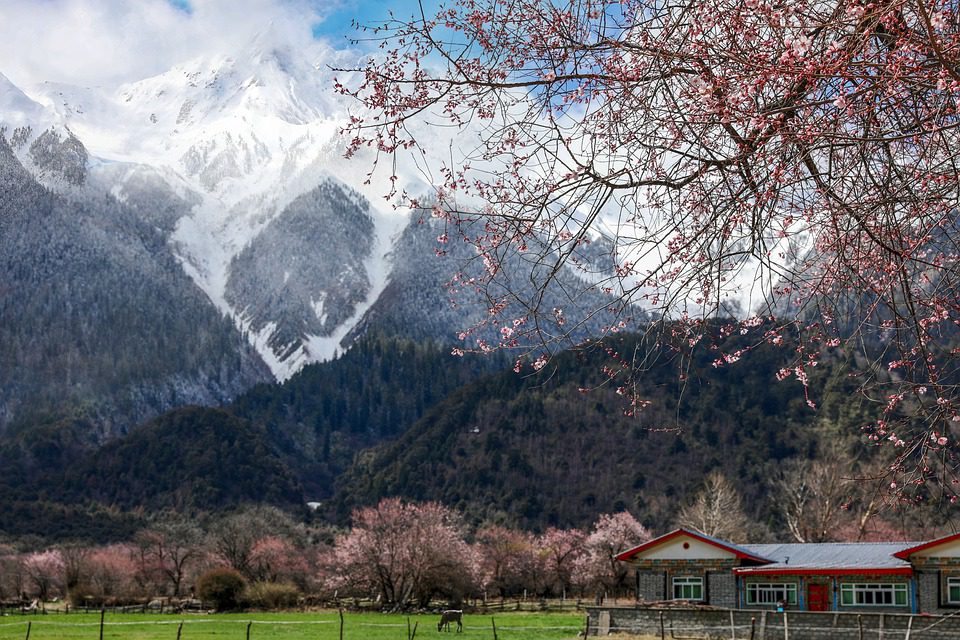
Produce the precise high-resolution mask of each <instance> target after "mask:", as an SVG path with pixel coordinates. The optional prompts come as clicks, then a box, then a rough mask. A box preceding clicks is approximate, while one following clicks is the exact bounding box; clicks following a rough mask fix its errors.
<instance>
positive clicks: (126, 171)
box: [0, 31, 599, 431]
mask: <svg viewBox="0 0 960 640" xmlns="http://www.w3.org/2000/svg"><path fill="white" fill-rule="evenodd" d="M277 41H278V38H276V37H274V36H273V35H271V34H270V33H269V31H267V32H265V33H264V34H261V36H259V37H257V38H255V39H254V40H253V41H251V42H250V43H249V44H248V46H247V47H246V48H245V49H243V51H241V52H239V53H236V54H235V55H230V56H226V55H224V56H214V57H207V58H199V59H195V60H192V61H189V62H186V63H184V64H181V65H179V66H176V67H174V68H172V69H170V70H169V71H167V72H165V73H162V74H160V75H157V76H154V77H150V78H146V79H143V80H140V81H137V82H132V83H129V84H125V85H123V86H118V87H78V86H72V85H65V84H58V83H41V84H39V85H36V86H29V87H17V86H15V85H14V84H13V83H12V82H10V81H9V80H8V79H7V78H5V77H3V76H0V145H3V148H4V149H5V150H6V153H7V156H6V159H5V160H4V162H5V163H6V165H8V167H7V168H8V170H7V171H6V173H3V172H0V247H4V246H6V247H8V252H7V253H8V255H7V256H4V257H6V258H8V260H7V261H6V262H3V263H2V264H0V267H3V268H4V269H5V271H0V325H4V326H6V327H8V331H7V333H6V334H4V333H3V331H0V362H4V363H7V362H10V363H12V365H11V366H7V365H6V364H5V365H4V367H3V368H4V369H5V370H6V372H7V374H8V376H7V377H6V378H4V377H3V376H0V431H2V428H3V426H4V425H5V424H9V423H13V422H16V421H17V420H20V419H24V418H23V414H22V411H19V410H17V409H16V407H23V406H26V405H28V404H30V403H31V402H34V399H39V400H37V403H38V404H39V406H48V405H50V403H53V404H56V399H57V398H65V399H71V398H73V400H70V402H80V403H83V402H86V401H87V400H86V399H88V398H91V397H92V398H96V399H97V402H101V401H102V402H103V403H104V407H103V408H102V410H100V409H98V410H97V411H95V412H94V413H96V414H97V415H102V416H111V419H113V420H121V421H123V420H126V421H127V422H126V423H125V424H126V426H129V425H130V424H133V423H134V422H135V421H136V420H138V419H141V420H142V419H145V418H148V417H151V415H155V414H156V413H157V412H158V411H161V410H164V409H166V408H169V407H171V406H176V405H178V404H183V403H184V402H199V403H216V402H220V401H223V400H225V399H229V398H230V397H231V396H232V395H234V394H236V393H238V392H239V391H240V390H242V389H244V388H245V387H246V386H249V385H251V384H253V383H255V382H258V381H262V380H263V379H264V375H265V371H266V369H267V368H269V372H270V373H271V374H272V377H273V378H274V379H277V380H285V379H287V378H288V377H290V376H291V375H293V374H294V373H296V372H297V371H298V370H299V369H300V368H302V367H303V366H304V365H305V364H307V363H309V362H314V361H320V360H326V359H330V358H332V357H334V356H335V355H336V354H337V353H338V352H341V351H343V350H345V349H346V348H348V347H349V345H350V344H351V343H352V341H353V340H354V339H355V338H356V336H357V335H359V334H360V333H362V332H364V331H367V330H373V331H379V332H387V333H391V334H395V335H396V334H400V335H404V336H408V337H413V338H416V339H438V338H439V339H443V340H449V341H453V340H454V339H455V336H456V334H457V332H458V331H459V330H462V329H464V328H466V327H468V326H470V325H471V324H473V322H475V321H476V320H477V319H479V318H480V317H482V316H483V315H484V314H485V313H486V306H488V305H486V303H485V302H483V301H482V300H480V299H478V300H476V301H464V300H460V301H459V304H458V306H456V307H452V306H451V305H450V300H449V298H448V294H447V292H446V290H445V289H444V286H443V285H444V283H446V282H447V280H448V279H449V278H450V277H451V275H452V274H453V273H455V272H457V271H459V270H460V269H461V267H462V264H461V263H464V262H467V261H470V259H471V258H475V257H476V256H475V254H473V253H472V249H471V248H470V245H468V244H464V243H452V244H455V245H457V246H450V247H448V249H449V251H447V252H446V253H448V256H447V258H446V260H445V261H444V260H438V259H437V258H436V257H435V256H434V251H433V250H434V249H435V248H436V246H437V245H436V243H437V236H438V235H439V234H440V233H443V231H442V229H438V228H437V227H435V226H434V223H433V222H431V221H430V219H429V218H427V219H426V220H422V219H420V217H419V215H417V216H411V215H410V214H409V213H407V212H402V211H398V210H395V209H394V207H393V206H392V205H393V203H391V202H387V201H385V200H384V199H383V197H382V196H383V194H384V193H387V192H388V191H389V190H390V186H391V184H390V182H389V177H387V176H382V177H381V176H378V175H374V176H372V177H371V176H369V175H368V170H369V167H370V162H369V160H364V159H363V158H360V159H358V160H356V161H353V162H347V161H345V160H344V158H343V153H342V152H343V145H342V143H341V141H340V139H339V134H338V129H339V125H340V123H341V122H343V121H344V118H345V117H346V116H345V109H344V108H343V106H342V105H341V104H340V103H339V98H337V97H336V96H335V94H334V93H333V91H332V85H333V80H332V74H331V72H330V71H329V67H328V66H327V64H328V63H334V62H336V56H338V55H340V54H337V53H336V52H332V51H330V50H325V51H322V50H319V49H316V50H314V52H313V54H309V55H308V54H307V53H304V51H302V50H293V49H292V48H290V47H285V46H282V45H276V44H271V43H276V42H277ZM310 55H313V56H314V57H310ZM430 135H436V134H435V133H434V132H429V131H428V132H426V134H425V138H426V137H428V136H430ZM427 146H428V148H429V146H430V145H427ZM436 146H437V148H438V149H444V148H446V145H445V144H438V145H436ZM2 168H3V167H0V169H2ZM391 172H394V173H396V175H397V179H398V182H397V183H396V185H395V186H397V187H398V188H399V189H402V190H405V191H407V192H412V193H426V192H428V191H429V184H428V182H427V179H426V178H424V177H423V176H422V175H421V173H420V169H419V168H418V167H417V166H416V165H415V164H411V165H410V166H395V167H392V168H391ZM20 192H24V193H28V195H29V197H23V198H18V197H13V196H14V194H17V193H20ZM34 209H36V211H34ZM40 210H51V211H54V212H55V214H56V215H53V216H52V217H49V220H51V221H55V224H58V225H59V227H60V228H62V229H68V228H69V229H70V230H71V231H70V232H69V233H67V232H66V231H65V232H64V233H62V234H59V233H57V234H53V237H47V236H48V235H49V234H48V233H47V231H46V230H49V227H48V226H44V223H43V218H42V216H40V215H39V213H38V212H39V211H40ZM4 215H6V216H7V222H8V223H9V222H10V221H14V220H15V221H16V222H14V224H15V225H16V224H19V225H20V226H19V227H16V228H14V226H11V225H10V224H7V226H6V227H5V226H4V225H5V222H4V220H3V219H2V217H3V216H4ZM27 222H29V223H30V224H27ZM38 225H39V226H38ZM28 229H32V231H31V232H30V233H31V234H33V236H43V237H45V238H47V240H46V241H45V242H39V244H38V241H36V240H35V239H32V238H33V236H29V235H25V234H27V231H26V230H28ZM40 229H43V230H45V231H43V232H41V231H40ZM131 247H132V249H131ZM51 251H53V252H54V253H57V252H59V254H64V255H68V256H70V257H69V259H64V260H60V258H59V257H57V256H54V255H53V254H51ZM50 260H55V261H56V260H60V262H61V263H62V264H61V265H60V267H61V271H59V272H56V277H52V276H51V277H50V278H48V279H46V280H45V279H43V278H38V277H36V273H41V272H42V271H43V269H45V268H47V267H48V264H47V263H49V261H50ZM473 262H474V263H476V261H475V260H473ZM98 263H102V264H103V265H104V267H103V269H104V272H105V273H107V274H109V277H101V276H100V275H95V271H96V267H95V265H96V264H98ZM518 268H522V265H518ZM124 273H126V274H127V276H128V277H127V279H126V280H125V277H124ZM3 278H6V279H7V281H9V282H12V283H13V287H14V289H15V290H16V291H17V292H18V293H17V294H16V295H9V294H5V292H4V289H3V285H4V284H5V283H4V280H3ZM562 286H563V285H562V284H561V287H562ZM31 290H33V291H34V292H35V293H34V294H31V293H29V292H30V291H31ZM30 295H35V297H36V296H39V298H40V299H42V300H43V304H40V305H27V304H26V303H25V302H24V301H25V300H27V299H28V297H29V296H30ZM60 300H62V301H63V304H60V303H59V302H58V301H60ZM178 300H180V301H181V302H178ZM544 300H545V301H544V304H550V305H552V304H553V301H552V300H551V299H549V296H548V297H547V298H545V299H544ZM557 304H558V306H559V303H557ZM158 305H159V306H160V307H162V308H158ZM198 305H199V306H198ZM203 306H205V307H206V308H205V309H203V308H201V307H203ZM598 306H599V305H598ZM120 307H122V308H123V309H127V310H128V311H121V310H119V308H120ZM22 308H29V309H31V310H32V312H34V313H37V314H43V315H46V316H49V318H47V319H45V322H47V323H48V324H49V323H53V326H55V327H56V331H55V332H50V331H46V332H43V333H41V334H39V337H38V335H35V334H34V333H33V332H32V330H31V329H30V328H29V323H30V322H31V320H30V318H29V317H28V315H24V314H22V313H20V312H19V311H16V310H17V309H22ZM71 323H72V324H74V325H77V326H78V327H81V329H78V333H77V334H76V335H71V332H70V329H69V327H70V326H72V324H71ZM24 327H26V328H24ZM84 331H86V333H84ZM492 331H493V332H496V329H492ZM185 333H186V334H189V335H184V334H185ZM78 336H85V337H82V339H81V338H80V337H78ZM71 341H73V342H75V343H76V344H74V345H72V346H73V347H76V348H75V349H66V350H63V353H65V354H68V355H69V362H67V363H64V362H62V359H58V358H50V359H49V361H50V363H51V364H50V366H49V367H48V369H49V371H47V373H46V374H44V375H45V377H43V379H42V382H38V383H37V384H36V385H34V386H36V389H33V387H31V389H33V390H32V391H31V390H25V389H26V388H25V387H24V386H23V382H22V381H23V380H24V379H27V378H30V377H31V376H32V375H33V374H34V372H35V371H36V367H37V366H38V364H37V363H38V360H37V358H36V357H34V356H33V355H31V354H30V353H28V352H29V351H30V350H31V349H35V348H37V345H38V344H39V345H40V346H41V349H42V350H45V351H46V352H49V353H53V352H57V350H58V349H59V345H60V344H71ZM238 343H240V344H238ZM135 344H146V345H149V348H148V349H146V350H145V351H143V352H137V349H136V348H135V347H134V346H133V345H135ZM254 354H256V355H254ZM65 357H66V356H65ZM41 359H42V358H41ZM152 360H153V361H162V362H163V366H162V367H159V368H157V366H155V364H154V362H152ZM89 362H96V363H97V365H96V367H93V369H91V367H90V366H88V364H87V363H89ZM109 362H122V363H123V367H120V368H117V370H116V371H114V370H113V369H112V368H111V365H110V364H108V363H109ZM31 363H32V364H31ZM264 365H266V366H264ZM161 369H162V375H160V374H157V373H156V371H160V370H161ZM91 371H93V372H91ZM104 371H109V372H110V375H106V374H105V373H104V374H102V375H101V373H102V372H104ZM57 372H66V373H62V375H59V377H58V373H57ZM114 373H115V374H116V375H114ZM91 376H92V378H95V379H96V380H97V384H94V385H92V386H90V388H89V389H87V388H86V387H83V389H82V391H83V392H82V393H81V392H79V391H78V392H77V394H76V397H74V395H73V392H72V391H69V390H70V389H73V388H74V386H75V385H76V384H77V379H78V378H80V379H83V380H86V379H88V378H91ZM158 376H159V377H158ZM7 378H9V380H7ZM92 378H91V379H92ZM5 380H6V382H5ZM128 380H131V381H132V382H129V383H128V382H126V381H128ZM131 385H133V386H131ZM131 394H133V396H135V397H136V399H131V397H132V396H131ZM108 396H109V398H112V399H110V400H104V398H107V397H108ZM111 403H113V404H111ZM70 406H74V405H70ZM128 409H129V410H128ZM118 416H119V417H118ZM123 429H124V426H120V427H119V428H118V429H117V430H120V431H122V430H123Z"/></svg>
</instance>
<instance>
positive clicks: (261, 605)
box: [243, 582, 300, 609]
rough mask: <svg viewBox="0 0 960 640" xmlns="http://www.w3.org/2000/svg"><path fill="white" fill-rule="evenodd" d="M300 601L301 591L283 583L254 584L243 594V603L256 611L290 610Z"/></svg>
mask: <svg viewBox="0 0 960 640" xmlns="http://www.w3.org/2000/svg"><path fill="white" fill-rule="evenodd" d="M299 599H300V590H299V589H297V587H296V586H294V585H292V584H289V583H282V582H254V583H253V584H251V585H249V586H248V587H247V588H246V590H245V591H244V592H243V603H244V604H245V605H246V606H248V607H253V608H256V609H289V608H291V607H295V606H297V602H298V601H299Z"/></svg>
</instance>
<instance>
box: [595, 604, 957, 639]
mask: <svg viewBox="0 0 960 640" xmlns="http://www.w3.org/2000/svg"><path fill="white" fill-rule="evenodd" d="M587 612H588V629H587V634H588V635H592V636H605V635H608V634H610V633H632V634H646V635H650V636H653V637H656V638H661V639H662V640H666V639H667V638H670V640H791V638H792V640H936V639H939V638H960V611H958V612H956V613H951V614H949V615H927V614H922V615H914V614H904V613H886V612H884V613H879V612H878V613H866V612H839V611H835V612H809V611H794V612H789V611H788V612H783V613H778V612H774V611H749V610H743V609H715V608H709V609H706V608H690V609H686V608H680V607H669V608H658V607H642V606H636V607H622V608H616V607H587Z"/></svg>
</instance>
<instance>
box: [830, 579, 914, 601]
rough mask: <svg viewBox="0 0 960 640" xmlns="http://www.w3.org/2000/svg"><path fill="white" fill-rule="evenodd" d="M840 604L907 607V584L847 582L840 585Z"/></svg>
mask: <svg viewBox="0 0 960 640" xmlns="http://www.w3.org/2000/svg"><path fill="white" fill-rule="evenodd" d="M840 606H843V607H905V606H907V584H906V583H905V582H896V583H886V584H884V583H866V582H865V583H858V582H845V583H841V585H840Z"/></svg>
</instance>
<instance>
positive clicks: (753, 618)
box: [750, 616, 757, 640]
mask: <svg viewBox="0 0 960 640" xmlns="http://www.w3.org/2000/svg"><path fill="white" fill-rule="evenodd" d="M756 631H757V617H756V616H751V617H750V640H753V636H754V634H755V633H756Z"/></svg>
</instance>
